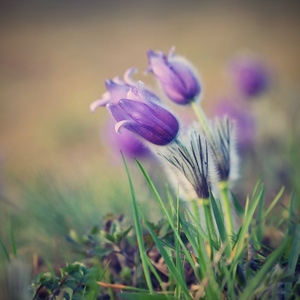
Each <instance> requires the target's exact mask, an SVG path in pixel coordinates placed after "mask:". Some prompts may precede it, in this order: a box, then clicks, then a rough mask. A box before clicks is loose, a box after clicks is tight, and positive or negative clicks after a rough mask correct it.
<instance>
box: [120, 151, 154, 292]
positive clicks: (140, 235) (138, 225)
mask: <svg viewBox="0 0 300 300" xmlns="http://www.w3.org/2000/svg"><path fill="white" fill-rule="evenodd" d="M122 157H123V162H124V165H125V169H126V173H127V177H128V181H129V186H130V192H131V197H132V208H133V218H134V225H135V230H136V236H137V241H138V246H139V249H140V255H141V260H142V265H143V270H144V274H145V278H146V282H147V285H148V288H149V291H150V294H153V292H154V290H153V286H152V282H151V278H150V272H149V269H148V263H147V258H146V256H147V254H146V251H145V247H144V241H143V233H142V228H141V223H140V221H139V214H138V208H137V204H136V199H135V193H134V189H133V184H132V180H131V177H130V174H129V170H128V166H127V163H126V160H125V157H124V155H123V153H122Z"/></svg>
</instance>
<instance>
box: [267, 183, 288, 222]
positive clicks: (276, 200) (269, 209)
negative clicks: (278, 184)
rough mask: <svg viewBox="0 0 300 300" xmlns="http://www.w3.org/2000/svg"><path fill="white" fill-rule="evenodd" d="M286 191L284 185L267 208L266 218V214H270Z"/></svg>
mask: <svg viewBox="0 0 300 300" xmlns="http://www.w3.org/2000/svg"><path fill="white" fill-rule="evenodd" d="M283 192H284V187H282V188H281V189H280V191H279V192H278V194H277V196H276V197H275V199H274V200H273V201H272V203H271V204H270V205H269V207H268V209H267V210H266V212H265V214H264V219H265V218H266V216H267V215H268V214H269V212H270V211H271V210H272V209H273V207H274V206H275V204H276V203H277V202H278V200H279V199H280V197H281V196H282V194H283Z"/></svg>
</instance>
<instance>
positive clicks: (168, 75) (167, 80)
mask: <svg viewBox="0 0 300 300" xmlns="http://www.w3.org/2000/svg"><path fill="white" fill-rule="evenodd" d="M174 50H175V49H174V47H172V48H171V49H170V51H169V54H168V56H166V55H165V54H164V53H163V52H161V51H157V52H153V51H152V50H149V51H148V53H147V55H148V60H149V67H148V69H147V70H148V71H151V72H152V73H153V74H154V75H155V77H156V78H157V79H158V80H159V82H160V84H161V86H162V88H163V90H164V92H165V93H166V95H167V96H168V97H169V98H170V99H171V100H172V101H174V102H176V103H177V104H182V105H184V104H189V103H190V102H192V101H195V100H196V99H198V98H199V95H200V92H201V87H200V82H199V78H198V76H197V75H196V72H195V70H194V69H193V67H192V66H191V65H190V63H189V62H188V61H187V60H186V59H184V58H182V57H180V56H177V55H175V54H174Z"/></svg>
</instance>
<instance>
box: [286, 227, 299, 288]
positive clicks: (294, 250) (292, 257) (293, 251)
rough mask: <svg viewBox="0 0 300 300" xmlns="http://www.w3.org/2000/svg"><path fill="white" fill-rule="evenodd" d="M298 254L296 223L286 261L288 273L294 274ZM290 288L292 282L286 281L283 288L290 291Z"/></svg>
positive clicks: (297, 228)
mask: <svg viewBox="0 0 300 300" xmlns="http://www.w3.org/2000/svg"><path fill="white" fill-rule="evenodd" d="M299 255H300V224H298V225H297V227H296V231H295V235H294V239H293V243H292V248H291V252H290V257H289V262H288V274H289V275H291V276H294V273H295V269H296V266H297V262H298V258H299ZM291 289H292V283H291V282H289V283H286V285H285V290H286V291H287V292H290V291H291Z"/></svg>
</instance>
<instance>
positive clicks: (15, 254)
mask: <svg viewBox="0 0 300 300" xmlns="http://www.w3.org/2000/svg"><path fill="white" fill-rule="evenodd" d="M8 228H9V237H10V242H11V248H12V253H13V255H14V257H17V247H16V243H15V238H14V233H13V229H12V221H11V214H10V213H9V215H8Z"/></svg>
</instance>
